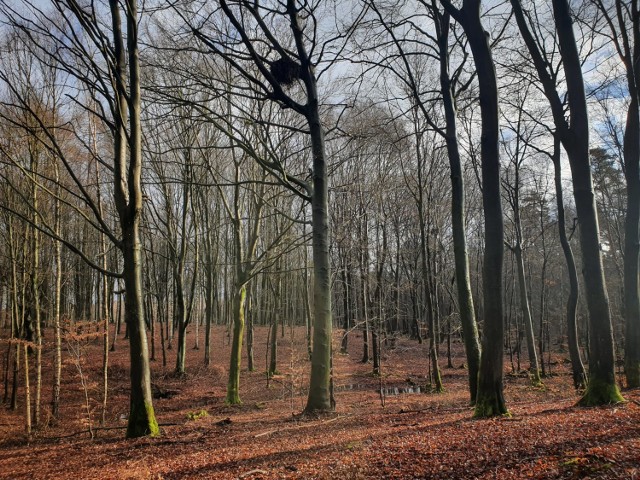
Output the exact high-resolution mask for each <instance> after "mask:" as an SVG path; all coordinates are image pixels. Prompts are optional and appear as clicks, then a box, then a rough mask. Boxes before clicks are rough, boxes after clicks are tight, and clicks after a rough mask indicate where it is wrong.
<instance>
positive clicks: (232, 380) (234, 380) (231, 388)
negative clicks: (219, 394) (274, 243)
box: [225, 279, 247, 405]
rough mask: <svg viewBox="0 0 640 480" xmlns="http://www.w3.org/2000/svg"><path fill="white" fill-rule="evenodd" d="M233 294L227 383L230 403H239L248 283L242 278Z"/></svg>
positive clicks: (228, 402) (226, 401)
mask: <svg viewBox="0 0 640 480" xmlns="http://www.w3.org/2000/svg"><path fill="white" fill-rule="evenodd" d="M238 282H239V283H240V285H239V287H238V288H237V290H236V293H235V295H234V296H233V338H232V340H231V361H230V364H229V381H228V383H227V397H226V399H225V403H227V404H228V405H239V404H241V403H242V401H241V400H240V364H241V362H242V336H243V335H244V310H245V301H246V298H247V285H246V283H245V282H244V281H243V280H242V279H238Z"/></svg>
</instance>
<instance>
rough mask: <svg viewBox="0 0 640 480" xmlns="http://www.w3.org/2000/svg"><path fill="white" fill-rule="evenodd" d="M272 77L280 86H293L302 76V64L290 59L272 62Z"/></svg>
mask: <svg viewBox="0 0 640 480" xmlns="http://www.w3.org/2000/svg"><path fill="white" fill-rule="evenodd" d="M270 67H271V68H270V70H271V75H273V78H275V79H276V82H278V83H279V84H280V85H292V84H293V82H295V81H296V80H298V79H299V78H300V76H301V74H302V67H301V66H300V64H299V63H298V62H296V61H294V60H291V59H290V58H288V57H286V58H285V57H283V58H279V59H278V60H276V61H274V62H271V65H270Z"/></svg>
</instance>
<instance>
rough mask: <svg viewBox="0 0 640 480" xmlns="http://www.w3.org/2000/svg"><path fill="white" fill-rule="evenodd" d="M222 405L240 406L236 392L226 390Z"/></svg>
mask: <svg viewBox="0 0 640 480" xmlns="http://www.w3.org/2000/svg"><path fill="white" fill-rule="evenodd" d="M224 403H225V404H226V405H242V400H240V394H239V393H238V390H236V389H227V398H225V400H224Z"/></svg>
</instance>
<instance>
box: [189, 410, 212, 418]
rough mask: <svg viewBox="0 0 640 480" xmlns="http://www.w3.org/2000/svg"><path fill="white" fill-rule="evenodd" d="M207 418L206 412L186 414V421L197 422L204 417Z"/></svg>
mask: <svg viewBox="0 0 640 480" xmlns="http://www.w3.org/2000/svg"><path fill="white" fill-rule="evenodd" d="M208 416H209V412H207V411H206V410H204V409H203V410H197V411H195V412H189V413H187V419H188V420H198V419H200V418H204V417H208Z"/></svg>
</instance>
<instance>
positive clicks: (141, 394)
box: [109, 0, 160, 438]
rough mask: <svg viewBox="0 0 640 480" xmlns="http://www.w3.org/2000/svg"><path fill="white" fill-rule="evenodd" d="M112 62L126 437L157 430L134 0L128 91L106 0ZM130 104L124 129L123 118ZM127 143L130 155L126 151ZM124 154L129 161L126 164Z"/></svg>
mask: <svg viewBox="0 0 640 480" xmlns="http://www.w3.org/2000/svg"><path fill="white" fill-rule="evenodd" d="M109 6H110V9H111V16H112V28H113V37H114V38H113V39H114V53H115V59H116V62H117V65H116V66H115V69H116V73H117V75H118V78H117V82H116V83H117V86H118V89H117V92H116V98H117V107H118V108H117V111H116V117H117V118H116V131H115V141H114V151H115V168H114V178H115V188H114V195H115V201H116V206H117V209H118V216H119V219H120V226H121V230H122V244H121V246H122V253H123V267H124V268H123V277H124V285H125V291H126V298H125V323H126V325H127V331H128V333H129V355H130V367H131V370H130V379H131V391H130V404H129V422H128V425H127V437H128V438H133V437H141V436H145V435H150V436H156V435H158V434H159V433H160V431H159V429H158V424H157V422H156V418H155V413H154V410H153V400H152V396H151V375H150V371H149V349H148V346H147V336H146V332H145V322H144V307H143V304H142V275H141V272H142V255H141V250H142V245H141V242H140V232H139V229H140V218H141V215H142V186H141V176H142V131H141V126H140V65H139V58H138V44H137V42H138V18H137V17H138V14H137V4H136V2H135V1H134V2H130V3H127V5H126V25H127V50H128V64H129V92H128V93H127V90H126V88H125V85H126V75H125V65H126V63H127V62H126V60H125V53H124V52H125V50H124V41H123V38H124V35H123V33H122V30H121V25H122V21H121V16H120V10H119V9H120V4H119V3H118V2H117V1H116V0H110V1H109ZM127 107H128V108H129V112H128V117H129V132H128V135H127V132H126V129H125V123H126V120H125V119H126V118H127ZM127 143H128V145H129V155H127ZM127 157H129V164H128V165H127Z"/></svg>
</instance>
